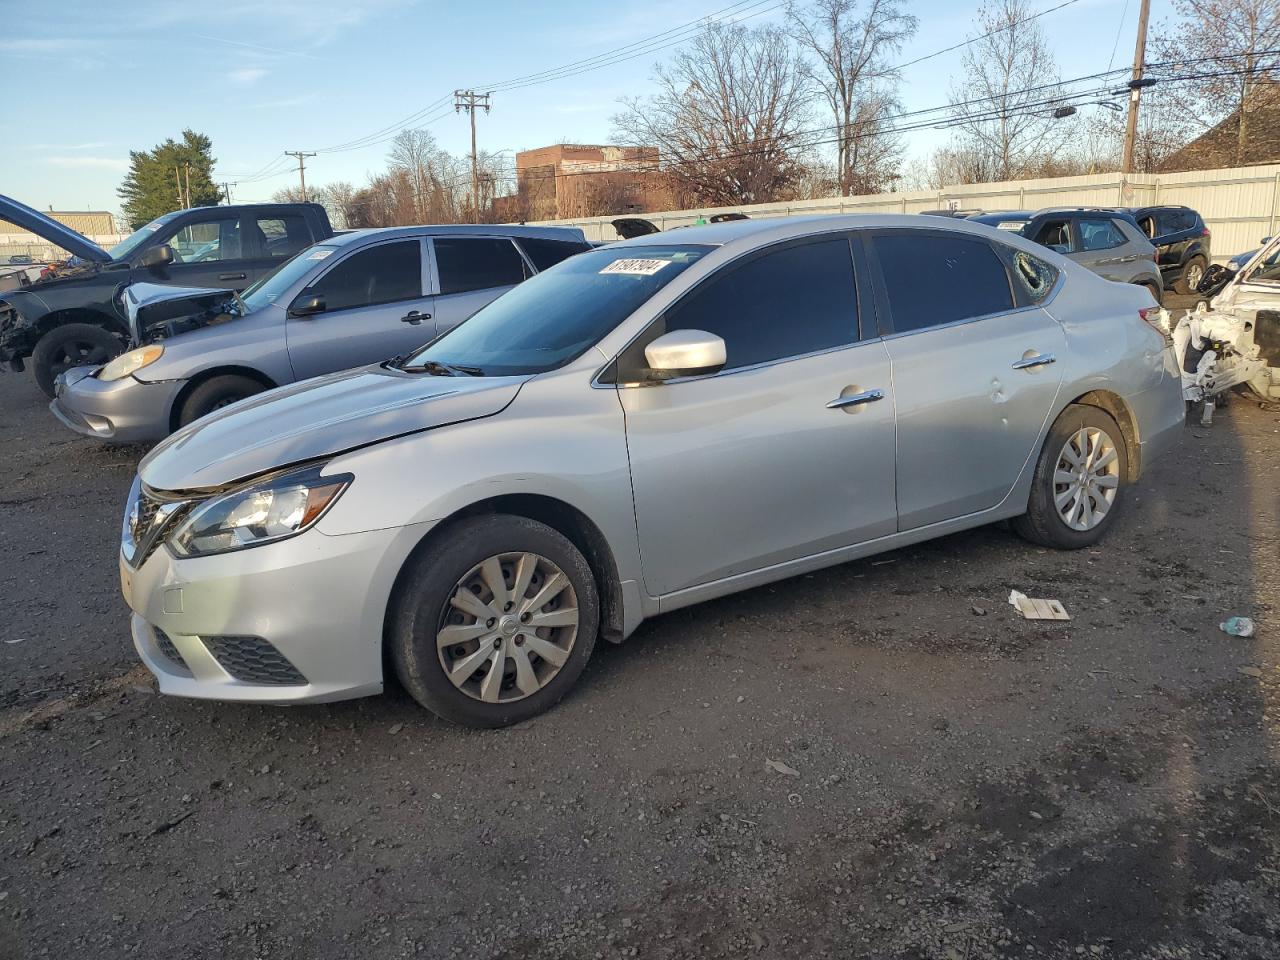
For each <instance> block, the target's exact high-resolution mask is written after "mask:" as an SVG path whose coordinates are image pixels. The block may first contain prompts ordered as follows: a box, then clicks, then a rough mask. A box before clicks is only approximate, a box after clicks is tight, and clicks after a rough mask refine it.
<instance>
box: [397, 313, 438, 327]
mask: <svg viewBox="0 0 1280 960" xmlns="http://www.w3.org/2000/svg"><path fill="white" fill-rule="evenodd" d="M430 319H431V314H429V313H419V312H418V311H417V310H410V311H409V312H408V313H406V314H405V315H404V316H403V317H401V318H400V322H401V323H411V324H413V325H414V326H415V327H416V326H417V325H418V324H420V323H421V322H422V321H423V320H430Z"/></svg>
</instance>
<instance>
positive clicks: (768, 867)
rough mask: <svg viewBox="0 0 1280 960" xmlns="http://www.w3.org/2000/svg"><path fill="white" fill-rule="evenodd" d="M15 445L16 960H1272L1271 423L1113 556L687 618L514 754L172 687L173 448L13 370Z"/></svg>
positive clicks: (1188, 467)
mask: <svg viewBox="0 0 1280 960" xmlns="http://www.w3.org/2000/svg"><path fill="white" fill-rule="evenodd" d="M0 448H2V449H3V459H2V460H0V533H2V536H3V539H0V609H3V612H4V617H3V625H0V639H2V640H3V641H4V642H3V643H2V644H0V957H2V958H5V960H9V958H18V957H21V958H26V957H45V956H49V957H56V958H63V960H66V958H78V957H93V958H108V957H110V958H115V957H142V958H165V960H170V958H174V957H184V958H196V957H210V958H213V957H218V958H223V957H225V958H292V957H307V958H401V957H412V956H422V957H431V958H436V957H440V958H453V957H466V958H471V957H480V958H510V960H516V958H531V960H543V958H547V960H549V958H575V960H576V958H593V957H602V958H614V957H641V958H694V957H697V958H742V957H756V956H758V957H765V958H773V957H778V958H782V957H786V958H793V957H833V958H852V957H893V958H903V960H926V958H928V960H968V958H977V957H1001V958H1012V957H1071V958H1074V957H1079V956H1085V957H1106V958H1118V957H1132V958H1137V957H1142V958H1152V960H1155V958H1187V960H1202V958H1212V957H1222V958H1228V957H1229V958H1233V960H1238V958H1251V957H1256V958H1263V957H1280V631H1278V629H1277V624H1278V622H1280V621H1278V619H1277V616H1278V613H1280V611H1278V610H1277V604H1278V598H1280V516H1278V513H1280V502H1278V501H1280V466H1278V465H1280V412H1276V411H1274V410H1272V411H1268V410H1263V409H1261V408H1259V407H1258V406H1257V405H1256V404H1254V403H1252V402H1250V401H1247V400H1244V399H1236V400H1235V401H1234V402H1233V403H1232V404H1231V405H1230V406H1229V407H1227V408H1225V409H1223V410H1220V411H1219V414H1218V418H1217V422H1216V423H1215V424H1214V426H1213V427H1212V428H1210V429H1202V428H1199V427H1193V426H1189V427H1188V428H1187V429H1186V431H1185V436H1184V438H1183V441H1182V444H1181V447H1180V449H1179V450H1178V451H1177V452H1176V454H1174V455H1172V456H1171V457H1170V458H1168V459H1166V460H1165V461H1163V462H1160V463H1158V464H1156V465H1155V466H1154V468H1153V469H1152V470H1151V471H1150V472H1149V473H1148V474H1147V476H1146V477H1145V478H1144V480H1143V482H1142V484H1141V485H1140V486H1138V487H1136V488H1131V489H1129V490H1128V493H1127V496H1128V502H1127V503H1126V504H1125V510H1124V514H1123V515H1122V516H1121V517H1120V518H1119V523H1118V525H1117V527H1116V529H1115V530H1114V531H1113V532H1112V533H1111V535H1110V537H1109V538H1108V539H1107V540H1106V541H1105V542H1104V543H1103V544H1102V546H1101V547H1100V548H1099V549H1094V550H1087V551H1082V552H1077V553H1059V552H1052V551H1047V550H1043V549H1038V548H1036V547H1032V546H1029V545H1028V544H1026V543H1024V542H1022V541H1020V540H1019V539H1017V538H1016V537H1015V536H1013V535H1012V534H1011V533H1010V532H1008V531H1007V530H1005V529H1004V528H1003V527H990V528H986V529H982V530H977V531H973V532H970V533H966V534H961V535H958V536H952V537H947V538H945V539H942V540H938V541H935V542H932V543H929V544H925V545H922V546H918V547H912V548H909V549H905V550H901V551H898V552H895V553H891V554H886V555H883V556H880V557H875V558H871V559H868V560H864V561H859V562H856V563H850V564H847V565H845V566H841V567H837V568H835V569H831V570H828V571H825V572H823V573H819V574H815V575H812V576H805V577H800V578H797V579H795V580H791V581H787V582H784V583H779V584H776V585H774V586H772V587H767V588H763V589H759V590H754V591H751V592H748V593H744V594H741V595H738V596H735V597H731V598H727V599H724V600H720V601H716V602H713V603H708V604H705V605H703V606H700V607H695V608H692V609H688V610H684V611H681V612H679V613H676V614H672V615H669V616H666V617H663V618H661V619H658V620H654V621H652V622H649V623H647V624H645V625H644V626H643V627H642V628H641V630H640V631H639V633H638V634H637V635H636V636H635V637H634V638H633V639H632V640H631V641H630V642H629V643H627V644H625V645H623V646H620V647H615V646H611V645H608V644H605V645H602V646H601V647H600V648H598V649H597V653H596V655H595V657H594V659H593V661H592V663H591V664H590V665H589V666H588V668H587V672H586V674H585V675H584V677H583V679H582V681H581V683H580V684H579V686H578V688H577V690H576V691H575V692H574V693H573V694H571V695H570V696H569V697H568V698H567V699H566V700H565V702H564V703H563V704H562V705H561V706H560V707H559V708H558V709H556V710H555V711H553V712H552V713H550V714H548V715H546V716H543V717H541V718H538V719H537V720H534V721H532V722H530V723H528V724H525V725H522V726H521V727H518V728H515V729H511V730H507V731H502V732H474V731H468V730H462V729H459V728H456V727H451V726H448V725H446V724H444V723H442V722H438V721H436V720H434V719H432V717H430V716H429V715H427V714H426V713H424V712H423V711H422V710H420V709H419V708H417V707H416V706H415V705H414V704H413V703H412V702H411V701H410V700H409V699H408V697H407V696H406V695H405V694H403V693H402V692H400V691H399V690H396V689H393V690H392V691H390V692H389V693H387V694H386V695H384V696H381V697H377V698H372V699H366V700H361V701H354V702H349V703H341V704H335V705H331V706H317V707H299V708H293V709H280V708H261V707H250V706H236V705H224V704H212V703H197V702H190V701H183V700H175V699H170V698H165V697H160V696H158V695H157V694H156V693H155V691H154V686H153V684H152V682H151V680H150V678H149V676H148V674H147V673H146V672H145V671H144V670H143V669H142V668H141V667H140V666H139V665H138V664H137V661H136V660H135V657H134V653H133V650H132V647H131V645H130V641H129V637H128V630H127V626H126V617H125V607H124V604H123V602H122V601H121V599H120V597H119V593H118V585H117V583H116V569H115V553H116V549H117V544H118V530H119V522H120V513H121V507H122V503H123V500H124V497H125V494H126V491H127V488H128V486H129V482H130V480H131V477H132V474H133V471H134V467H135V465H136V462H137V459H138V457H139V456H140V454H141V452H142V451H140V450H138V449H136V448H116V449H112V448H107V447H102V446H98V445H96V444H94V443H92V442H89V441H83V440H79V439H76V438H73V437H72V436H71V435H70V434H69V433H67V432H66V431H64V430H63V429H61V428H60V427H59V426H58V425H57V424H56V423H55V422H54V421H53V419H52V417H50V415H49V414H48V412H47V410H46V409H45V407H44V404H43V402H42V400H41V398H40V397H39V395H38V394H37V391H36V389H35V387H34V385H33V384H32V382H31V381H30V379H29V377H27V376H25V375H24V376H15V375H10V374H5V375H0ZM1011 588H1016V589H1019V590H1021V591H1023V592H1024V593H1026V594H1028V595H1030V596H1042V597H1056V598H1059V599H1060V600H1061V601H1062V602H1063V603H1064V604H1065V606H1066V608H1067V610H1068V611H1070V613H1071V615H1072V617H1073V619H1072V620H1071V621H1070V622H1069V623H1032V622H1027V621H1023V620H1021V619H1020V618H1019V617H1018V615H1017V614H1016V612H1015V611H1014V610H1013V608H1012V607H1010V606H1009V605H1008V604H1007V603H1006V602H1005V598H1006V597H1007V595H1008V593H1009V590H1010V589H1011ZM299 599H300V602H305V598H299ZM1230 614H1240V615H1245V616H1251V617H1254V618H1255V619H1256V620H1257V621H1258V622H1259V624H1260V629H1259V632H1258V635H1257V636H1255V637H1254V638H1252V639H1239V638H1233V637H1229V636H1226V635H1225V634H1223V633H1222V632H1221V631H1220V630H1219V629H1218V623H1219V621H1221V620H1222V619H1224V617H1226V616H1227V615H1230ZM770 760H773V761H779V762H780V763H781V764H785V765H786V766H787V767H790V768H792V769H793V770H794V772H795V774H796V775H794V776H792V775H790V774H789V773H785V772H783V773H780V772H776V771H775V770H773V769H770V768H768V767H767V766H766V761H770Z"/></svg>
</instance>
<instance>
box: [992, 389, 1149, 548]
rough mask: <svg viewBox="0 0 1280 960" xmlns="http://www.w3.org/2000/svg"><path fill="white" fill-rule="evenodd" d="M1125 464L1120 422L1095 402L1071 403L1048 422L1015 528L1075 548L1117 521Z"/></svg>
mask: <svg viewBox="0 0 1280 960" xmlns="http://www.w3.org/2000/svg"><path fill="white" fill-rule="evenodd" d="M1128 467H1129V460H1128V451H1127V450H1126V448H1125V445H1124V436H1123V435H1122V434H1121V433H1120V427H1119V425H1118V424H1117V423H1116V422H1115V420H1113V419H1112V418H1111V417H1110V416H1109V415H1108V414H1107V413H1105V412H1104V411H1102V410H1099V409H1098V408H1097V407H1090V406H1085V405H1084V404H1072V405H1071V406H1069V407H1067V409H1066V410H1064V411H1063V412H1062V415H1061V416H1059V417H1058V419H1057V420H1055V421H1054V424H1053V426H1052V427H1050V428H1049V435H1048V437H1046V438H1045V442H1044V448H1043V449H1042V450H1041V451H1040V459H1039V460H1037V461H1036V469H1035V475H1034V476H1033V477H1032V480H1031V496H1030V499H1029V501H1028V503H1027V512H1026V513H1025V514H1023V515H1022V516H1021V517H1018V518H1016V519H1015V520H1014V521H1013V528H1014V530H1015V531H1016V532H1017V533H1018V534H1019V535H1020V536H1022V537H1023V538H1025V539H1027V540H1030V541H1031V542H1032V543H1038V544H1042V545H1043V546H1046V547H1056V548H1058V549H1060V550H1079V549H1080V548H1082V547H1090V546H1093V545H1094V544H1095V543H1097V542H1098V541H1099V540H1101V539H1102V537H1103V535H1104V534H1106V532H1107V530H1108V529H1109V528H1110V527H1111V525H1112V524H1113V523H1114V522H1115V518H1116V511H1117V509H1118V508H1119V506H1120V501H1121V494H1122V492H1123V491H1122V488H1121V485H1122V483H1123V482H1124V478H1125V476H1126V471H1127V470H1128Z"/></svg>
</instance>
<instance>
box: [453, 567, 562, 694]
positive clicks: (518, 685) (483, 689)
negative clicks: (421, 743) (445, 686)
mask: <svg viewBox="0 0 1280 960" xmlns="http://www.w3.org/2000/svg"><path fill="white" fill-rule="evenodd" d="M577 636H578V598H577V595H576V594H575V593H574V590H573V584H572V583H570V581H569V578H568V576H566V575H565V573H564V571H563V570H561V569H560V568H559V567H558V566H556V564H554V563H552V562H551V561H550V560H548V559H547V558H546V557H543V556H540V555H538V554H536V553H503V554H498V555H497V556H493V557H489V558H488V559H487V560H483V561H481V562H480V563H478V564H476V565H475V566H474V567H472V568H471V569H470V570H469V571H467V573H466V575H465V576H463V577H462V578H461V579H460V580H459V581H458V582H457V584H456V585H455V586H454V588H453V591H452V593H451V594H450V596H449V600H448V602H447V603H446V604H445V606H444V610H443V611H442V612H441V616H440V624H439V626H438V627H437V630H436V650H437V652H438V654H439V658H440V665H441V667H442V668H443V669H444V672H445V676H447V677H448V678H449V681H450V682H451V683H452V684H453V685H454V686H455V687H457V688H458V689H459V690H461V691H462V692H463V693H465V694H466V695H467V696H469V697H471V698H473V699H475V700H480V701H482V702H484V703H512V702H514V701H517V700H523V699H524V698H525V697H528V696H530V695H532V694H534V693H537V692H538V691H539V690H541V689H542V688H543V687H545V686H546V685H547V684H548V683H550V682H551V680H552V679H553V678H554V677H555V675H556V674H557V673H559V672H560V668H561V667H563V666H564V665H565V663H566V662H568V659H569V654H570V653H571V652H572V650H573V644H574V641H575V640H576V639H577Z"/></svg>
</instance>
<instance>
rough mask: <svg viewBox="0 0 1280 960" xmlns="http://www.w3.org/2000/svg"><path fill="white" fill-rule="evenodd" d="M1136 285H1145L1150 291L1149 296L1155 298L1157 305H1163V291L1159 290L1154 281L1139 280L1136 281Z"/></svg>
mask: <svg viewBox="0 0 1280 960" xmlns="http://www.w3.org/2000/svg"><path fill="white" fill-rule="evenodd" d="M1138 286H1140V287H1146V288H1147V290H1149V291H1150V292H1151V296H1152V297H1153V298H1154V299H1155V301H1156V306H1157V307H1162V306H1164V291H1163V290H1161V289H1160V288H1159V287H1157V286H1156V285H1155V284H1154V283H1150V282H1148V281H1146V280H1141V281H1139V282H1138Z"/></svg>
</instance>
